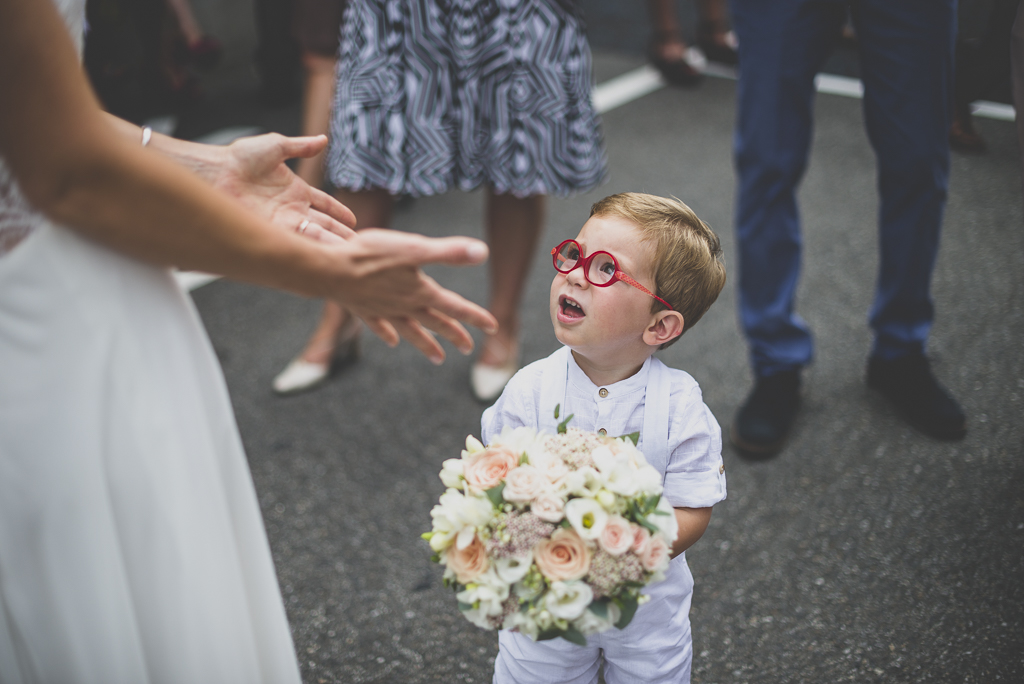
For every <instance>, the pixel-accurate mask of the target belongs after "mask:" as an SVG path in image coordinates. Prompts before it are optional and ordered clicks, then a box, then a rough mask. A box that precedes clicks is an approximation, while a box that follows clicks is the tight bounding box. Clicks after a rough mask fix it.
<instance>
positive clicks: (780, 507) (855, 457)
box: [183, 29, 1024, 684]
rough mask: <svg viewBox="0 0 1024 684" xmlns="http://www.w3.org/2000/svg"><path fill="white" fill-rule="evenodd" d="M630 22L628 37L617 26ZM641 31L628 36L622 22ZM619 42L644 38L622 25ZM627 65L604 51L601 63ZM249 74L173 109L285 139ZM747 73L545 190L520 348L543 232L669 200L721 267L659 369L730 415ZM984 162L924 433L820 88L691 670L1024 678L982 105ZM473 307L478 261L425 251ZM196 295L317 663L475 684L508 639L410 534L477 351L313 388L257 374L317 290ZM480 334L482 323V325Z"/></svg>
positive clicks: (1010, 360) (1008, 170)
mask: <svg viewBox="0 0 1024 684" xmlns="http://www.w3.org/2000/svg"><path fill="white" fill-rule="evenodd" d="M623 30H624V31H625V29H623ZM634 43H636V41H634ZM634 48H635V45H634ZM642 64H643V57H642V53H641V50H640V49H632V51H615V50H611V49H609V48H607V47H606V46H605V43H604V42H602V43H601V44H600V45H597V47H596V48H595V76H596V79H597V80H598V81H599V82H600V81H604V80H607V79H609V78H611V77H613V76H616V75H618V74H621V73H625V72H627V71H630V70H631V69H634V68H636V67H638V66H641V65H642ZM254 83H255V82H254V81H251V80H250V81H246V80H245V78H241V79H236V80H235V81H232V82H231V85H229V86H224V87H222V88H220V89H218V90H217V91H216V92H211V96H210V98H208V102H207V103H206V105H204V106H205V107H206V113H205V114H203V115H201V116H200V115H198V114H196V115H194V116H193V117H192V118H191V119H189V118H188V117H185V118H184V119H183V125H185V126H186V127H190V130H191V131H193V132H196V134H198V133H201V132H207V131H206V130H204V129H213V128H216V127H218V126H225V125H260V126H262V127H264V128H266V129H273V130H281V131H283V132H286V133H289V132H295V130H296V128H297V125H298V123H297V122H298V109H297V106H294V105H293V106H288V107H283V108H278V109H269V108H267V107H265V106H264V105H262V104H260V101H259V98H258V95H257V94H256V93H255V91H254ZM735 94H736V93H735V83H733V82H731V81H728V80H723V79H707V80H706V81H705V82H704V83H703V84H702V85H701V86H700V87H699V88H696V89H692V90H680V89H663V90H660V91H658V92H655V93H653V94H651V95H647V96H645V97H643V98H641V99H639V100H636V101H634V102H631V103H629V104H626V105H624V106H622V107H619V108H617V109H615V110H613V111H610V112H608V113H606V114H605V115H604V116H603V130H604V136H605V139H606V143H607V147H608V154H609V159H610V169H611V173H610V177H609V181H608V183H607V184H606V185H604V186H602V187H601V188H599V189H598V190H596V191H593V192H590V193H587V194H584V195H580V196H576V197H573V198H569V199H553V200H552V201H551V202H550V204H549V209H548V221H547V227H546V232H545V235H544V237H543V239H542V241H541V245H540V247H539V248H538V250H537V254H536V258H535V263H534V269H533V272H532V276H531V278H530V280H529V286H528V289H527V293H526V301H525V304H524V306H523V311H522V321H523V335H522V357H523V358H522V360H523V362H524V363H525V362H530V361H533V360H535V359H538V358H541V357H543V356H545V355H547V354H548V353H550V352H551V351H553V350H554V349H555V348H556V344H557V342H556V340H555V338H554V335H553V334H552V332H551V325H550V322H549V320H548V314H547V291H548V285H549V283H550V278H551V277H552V271H551V267H550V265H549V263H550V262H549V261H548V257H547V250H549V249H550V246H551V245H553V244H556V243H557V242H559V241H560V240H562V239H564V238H567V237H572V236H574V235H575V234H576V231H577V230H578V229H579V227H580V226H581V225H582V223H583V222H584V221H585V220H586V217H587V214H588V208H589V206H590V204H591V203H592V202H594V201H595V200H597V199H599V198H601V197H603V196H605V195H607V194H611V193H614V192H619V191H625V190H640V191H645V192H651V193H656V194H663V195H675V196H678V197H680V198H681V199H683V200H684V201H686V202H687V203H688V204H690V205H691V206H692V207H693V208H694V210H695V211H696V212H697V214H698V215H700V216H701V217H702V218H704V219H705V220H706V221H707V222H708V223H709V224H710V225H711V226H712V227H713V228H714V229H715V230H716V231H717V232H718V234H719V235H720V236H721V238H722V241H723V245H724V248H725V253H726V262H727V265H728V267H729V269H730V281H729V283H728V284H727V286H726V289H725V291H724V292H723V294H722V296H721V297H720V298H719V301H718V302H717V303H716V304H715V305H714V306H713V307H712V309H711V311H710V312H709V313H708V314H707V315H706V316H705V317H704V319H703V320H702V321H701V322H700V323H699V324H698V325H697V326H696V327H695V328H694V329H693V330H692V331H690V332H689V333H687V335H686V337H684V338H683V340H681V341H680V342H679V343H678V344H676V345H674V346H673V347H671V348H669V349H668V350H666V351H664V352H662V353H661V358H662V360H663V361H665V362H666V363H668V364H669V365H672V366H677V367H680V368H683V369H685V370H687V371H688V372H689V373H690V374H692V375H693V376H694V377H695V378H696V379H697V380H698V381H699V382H700V384H701V387H702V388H703V391H704V397H705V401H706V402H707V404H708V405H709V406H710V407H711V409H712V411H713V412H714V414H715V415H716V416H717V417H718V420H719V422H720V423H721V425H722V427H723V431H727V430H728V427H729V425H730V424H731V422H732V420H733V416H734V414H735V411H736V409H737V407H738V405H739V404H740V403H741V402H742V400H743V399H744V397H745V395H746V393H747V391H748V390H749V387H750V383H751V374H750V371H749V369H748V364H747V354H746V347H745V343H744V341H743V338H742V336H741V334H740V332H739V329H738V324H737V314H736V297H735V283H736V280H735V275H734V274H735V264H736V249H735V240H734V235H733V229H732V218H731V217H732V208H733V202H734V191H735V178H734V175H733V171H732V163H731V133H732V126H733V119H734V108H735ZM976 125H977V128H978V130H979V132H980V133H981V134H982V135H983V136H984V137H985V138H986V140H987V141H988V143H989V148H990V150H989V152H988V154H986V155H983V156H977V157H964V156H958V155H954V157H953V171H952V180H951V188H950V196H949V202H948V206H947V210H946V218H945V224H944V225H945V227H944V234H943V243H942V249H941V253H940V256H939V262H938V266H937V268H936V272H935V278H934V287H933V294H934V297H935V300H936V305H937V317H936V323H935V327H934V330H933V334H932V339H931V346H930V354H931V356H932V359H933V362H934V368H935V371H936V373H937V374H938V376H939V377H940V378H941V379H942V381H943V382H944V383H945V384H946V385H947V386H948V387H949V389H950V390H951V391H952V392H953V394H955V395H956V396H957V397H958V398H959V400H960V401H961V402H962V404H963V406H964V408H965V410H966V412H967V414H968V417H969V432H968V435H967V438H966V439H965V440H964V441H962V442H958V443H942V442H937V441H934V440H931V439H929V438H927V437H925V436H922V435H921V434H919V433H916V432H914V431H913V430H912V429H911V428H909V427H908V426H906V425H905V424H904V423H903V422H901V421H900V420H899V419H898V418H896V417H895V416H893V415H892V413H891V412H890V410H889V408H888V407H887V405H886V404H885V403H884V402H883V401H882V400H880V399H879V398H878V397H877V396H874V395H873V394H872V393H870V392H869V390H868V389H867V388H866V386H865V383H864V367H865V362H866V358H867V354H868V351H869V347H870V342H871V339H870V335H869V331H868V327H867V323H866V318H867V310H868V307H869V304H870V300H871V296H872V292H873V285H874V281H875V277H876V269H877V229H876V216H877V211H878V199H877V193H876V190H875V183H876V178H875V168H874V158H873V153H872V151H871V148H870V146H869V145H868V142H867V139H866V136H865V133H864V130H863V125H862V115H861V109H860V102H859V101H858V100H855V99H848V98H843V97H837V96H831V95H820V96H819V97H818V99H817V105H816V125H815V133H814V147H813V153H812V158H811V163H810V167H809V170H808V173H807V176H806V178H805V180H804V183H803V186H802V190H801V193H800V208H801V215H802V219H803V224H804V232H805V240H806V244H805V251H804V270H803V274H802V279H801V284H800V292H799V305H798V306H799V310H800V312H801V313H802V315H803V316H804V317H805V318H806V319H807V320H808V322H809V323H810V325H811V327H812V328H813V330H814V332H815V335H816V343H817V357H816V360H815V362H814V364H813V365H812V366H810V367H809V368H808V369H807V371H806V373H805V374H804V390H803V409H802V412H801V413H800V416H799V418H798V420H797V423H796V426H795V429H794V432H793V434H792V437H791V439H790V441H789V443H788V444H787V446H786V448H785V449H784V450H783V451H782V453H781V454H779V455H778V456H777V457H776V458H774V459H771V460H768V461H761V462H751V461H747V460H744V459H743V458H741V457H740V456H739V455H738V454H737V452H736V451H735V450H733V448H732V447H731V446H728V445H727V446H726V447H725V453H724V458H725V463H726V475H727V478H728V489H729V496H728V499H727V500H726V501H724V502H722V503H721V504H719V505H717V506H716V507H715V511H714V515H713V517H712V520H711V524H710V526H709V528H708V530H707V532H706V533H705V535H704V537H703V539H701V541H699V542H698V543H697V544H696V545H695V546H694V547H693V549H692V550H691V551H689V552H688V553H687V557H688V560H689V563H690V566H691V569H692V571H693V575H694V577H695V581H696V589H695V594H694V599H693V610H692V613H691V619H692V622H693V638H694V661H693V681H694V682H695V683H699V684H711V683H719V684H720V683H723V682H736V683H741V682H839V681H858V682H994V681H1006V682H1022V681H1024V343H1022V338H1024V308H1022V306H1021V304H1020V302H1021V301H1022V299H1024V219H1022V209H1021V195H1020V169H1019V165H1018V162H1017V156H1016V155H1017V153H1016V137H1015V132H1014V129H1013V124H1011V123H1007V122H1002V121H992V120H984V119H979V120H977V121H976ZM482 211H483V197H482V194H481V193H479V192H475V193H450V194H447V195H444V196H441V197H432V198H421V199H417V200H415V201H413V202H408V203H403V204H402V205H401V206H400V207H399V210H398V211H397V213H396V216H395V222H394V226H393V227H394V228H397V229H400V230H408V231H416V232H420V233H424V234H427V235H435V236H441V235H451V234H462V235H473V236H478V237H479V236H482ZM431 274H432V275H434V276H435V277H436V278H437V279H438V280H439V281H440V282H441V283H442V284H444V285H446V286H447V287H450V288H452V289H454V290H456V291H458V292H460V293H462V294H464V295H466V296H468V297H469V298H471V299H473V300H475V301H478V302H481V303H485V302H486V292H487V278H486V270H485V269H484V268H473V269H450V268H437V269H431ZM193 296H194V298H195V301H196V303H197V305H198V307H199V310H200V312H201V314H202V317H203V320H204V322H205V323H206V326H207V329H208V331H209V334H210V337H211V339H212V341H213V344H214V346H215V348H216V350H217V353H218V355H219V356H220V359H221V362H222V364H223V368H224V374H225V376H226V378H227V382H228V386H229V388H230V391H231V396H232V399H233V402H234V406H235V412H236V416H237V419H238V424H239V428H240V430H241V433H242V436H243V439H244V441H245V446H246V449H247V452H248V455H249V461H250V465H251V468H252V473H253V478H254V480H255V484H256V489H257V492H258V494H259V500H260V503H261V506H262V508H263V513H264V517H265V520H266V525H267V532H268V535H269V537H270V543H271V547H272V549H273V553H274V559H275V562H276V566H277V570H278V575H279V578H280V583H281V587H282V591H283V593H284V597H285V603H286V606H287V610H288V617H289V620H290V621H291V625H292V629H293V634H294V637H295V646H296V649H297V652H298V656H299V660H300V662H301V665H302V673H303V679H304V681H306V682H311V683H321V682H396V683H400V682H410V683H411V682H477V683H480V682H488V681H490V678H491V672H492V670H493V659H494V655H495V653H496V650H497V636H496V634H495V633H494V632H485V631H482V630H480V629H478V628H476V627H474V626H472V625H471V624H470V623H469V622H467V621H466V620H465V619H464V618H462V617H461V616H460V615H459V614H458V611H457V610H456V606H455V600H454V597H453V596H452V595H451V594H450V592H449V591H447V590H446V589H444V588H443V587H442V585H441V571H440V568H439V567H437V566H434V565H432V564H431V563H430V560H429V558H430V552H429V550H428V547H427V545H426V544H425V543H424V542H423V541H422V540H421V539H420V538H419V535H420V534H421V533H422V532H424V531H426V530H428V529H429V527H430V516H429V511H430V508H431V506H432V505H433V504H434V503H435V502H436V500H437V497H438V496H439V495H440V494H441V492H442V491H443V486H442V485H441V482H440V480H439V479H438V478H437V473H438V471H439V470H440V467H441V462H442V461H443V460H444V459H446V458H451V457H455V456H457V455H458V452H459V449H460V448H461V445H462V443H463V441H464V439H465V437H466V435H467V434H476V435H478V434H479V429H480V425H479V420H480V414H481V412H482V408H483V407H482V406H480V405H479V404H477V403H476V402H475V401H474V400H473V399H472V398H471V396H470V392H469V386H468V372H469V366H470V362H471V360H470V359H469V358H466V357H462V356H460V355H459V354H458V353H457V352H456V351H455V350H454V349H452V348H451V347H450V346H449V347H448V350H449V353H450V357H449V360H448V361H447V362H446V363H445V364H444V365H443V366H441V367H434V366H432V365H431V364H430V363H428V362H427V361H426V360H425V359H424V358H422V357H421V356H419V355H418V353H417V352H415V350H414V349H412V347H411V346H409V345H407V344H403V345H401V346H399V347H398V348H397V349H389V348H387V347H386V346H385V345H384V344H383V343H381V342H380V341H379V340H376V339H375V338H372V337H370V336H365V338H364V344H363V354H362V357H361V358H360V359H359V361H358V362H357V363H355V364H353V365H351V366H349V367H347V368H345V369H343V370H342V371H341V372H340V373H338V375H337V376H336V377H335V379H334V380H333V381H332V382H331V383H329V384H328V385H326V386H324V387H323V388H321V389H319V390H317V391H315V392H310V393H308V394H304V395H300V396H295V397H290V398H284V399H282V398H278V397H275V396H274V395H273V394H272V392H271V390H270V381H271V379H272V378H273V376H274V374H275V373H276V372H278V371H279V370H280V369H281V368H283V367H284V365H285V364H286V363H287V362H288V360H289V359H290V358H291V357H292V356H293V355H294V354H295V353H296V352H297V351H298V350H299V349H300V348H301V346H302V344H303V343H304V341H305V339H306V337H307V336H308V334H309V333H310V332H311V330H312V328H313V326H314V325H315V322H316V319H317V316H318V313H319V304H318V303H317V302H315V301H310V300H306V299H302V298H299V297H295V296H291V295H287V294H282V293H278V292H273V291H269V290H266V289H261V288H257V287H252V286H248V285H241V284H237V283H232V282H227V281H218V282H215V283H213V284H210V285H207V286H205V287H202V288H200V289H198V290H196V291H194V293H193ZM477 339H479V335H478V336H477Z"/></svg>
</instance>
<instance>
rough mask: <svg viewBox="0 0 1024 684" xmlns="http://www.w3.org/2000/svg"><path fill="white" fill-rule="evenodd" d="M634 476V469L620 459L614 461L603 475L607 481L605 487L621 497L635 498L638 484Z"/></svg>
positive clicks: (635, 471) (635, 472)
mask: <svg viewBox="0 0 1024 684" xmlns="http://www.w3.org/2000/svg"><path fill="white" fill-rule="evenodd" d="M655 472H657V471H655ZM636 475H637V470H636V468H634V467H633V465H632V464H631V463H630V462H629V461H628V460H626V459H624V458H620V459H618V460H616V462H615V465H614V466H613V467H612V468H611V470H609V471H607V472H606V473H605V479H606V481H607V483H606V484H605V487H607V488H608V490H609V491H612V492H615V493H616V494H621V495H622V496H635V495H636V493H637V491H639V489H640V482H639V480H638V479H637V476H636Z"/></svg>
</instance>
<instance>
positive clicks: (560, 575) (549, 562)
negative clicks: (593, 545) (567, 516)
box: [533, 527, 590, 581]
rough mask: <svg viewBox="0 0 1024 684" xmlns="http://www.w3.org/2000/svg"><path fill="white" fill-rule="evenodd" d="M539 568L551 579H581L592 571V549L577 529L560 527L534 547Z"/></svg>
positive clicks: (534, 558)
mask: <svg viewBox="0 0 1024 684" xmlns="http://www.w3.org/2000/svg"><path fill="white" fill-rule="evenodd" d="M533 560H534V562H536V563H537V569H538V570H540V571H541V574H543V575H544V576H545V577H547V578H548V579H549V580H552V581H557V580H574V579H579V578H581V577H583V576H584V575H586V574H587V573H588V572H589V571H590V549H589V548H588V547H587V544H586V542H584V541H583V540H582V539H580V536H579V535H578V534H576V531H575V530H572V529H567V528H564V527H562V528H559V529H557V530H555V531H554V533H553V534H552V535H551V537H550V538H548V539H545V540H544V541H542V542H540V543H539V544H537V546H536V547H534V549H533Z"/></svg>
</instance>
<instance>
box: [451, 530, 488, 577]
mask: <svg viewBox="0 0 1024 684" xmlns="http://www.w3.org/2000/svg"><path fill="white" fill-rule="evenodd" d="M447 561H448V567H449V568H451V569H452V572H454V573H455V578H456V579H457V580H459V582H461V583H462V584H468V583H469V582H472V581H473V580H474V579H476V578H477V577H479V576H480V575H481V574H483V573H485V572H487V568H489V567H490V565H491V564H490V561H488V560H487V549H485V548H484V545H483V542H481V541H480V537H473V541H472V542H470V544H469V546H467V547H466V548H464V549H459V548H458V547H457V546H454V545H453V546H451V547H450V548H449V549H448V558H447Z"/></svg>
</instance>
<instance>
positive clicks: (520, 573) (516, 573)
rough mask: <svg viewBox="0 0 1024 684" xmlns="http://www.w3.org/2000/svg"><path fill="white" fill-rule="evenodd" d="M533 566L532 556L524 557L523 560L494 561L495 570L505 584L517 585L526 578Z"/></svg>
mask: <svg viewBox="0 0 1024 684" xmlns="http://www.w3.org/2000/svg"><path fill="white" fill-rule="evenodd" d="M532 564H533V556H532V555H528V556H524V557H523V558H496V559H495V560H494V570H495V572H497V573H498V577H500V578H501V580H502V581H503V582H508V583H509V584H515V583H516V582H518V581H519V580H521V579H523V577H525V576H526V573H528V572H529V571H530V566H531V565H532Z"/></svg>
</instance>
